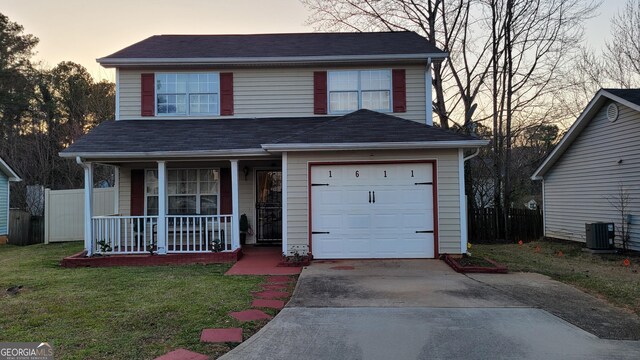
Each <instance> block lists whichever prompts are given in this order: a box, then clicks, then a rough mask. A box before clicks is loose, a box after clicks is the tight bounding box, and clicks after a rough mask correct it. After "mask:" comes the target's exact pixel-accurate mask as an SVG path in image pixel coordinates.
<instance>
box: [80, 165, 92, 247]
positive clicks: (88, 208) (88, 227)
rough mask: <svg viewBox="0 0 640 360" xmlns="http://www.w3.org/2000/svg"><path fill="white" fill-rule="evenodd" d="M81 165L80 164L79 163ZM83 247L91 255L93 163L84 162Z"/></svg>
mask: <svg viewBox="0 0 640 360" xmlns="http://www.w3.org/2000/svg"><path fill="white" fill-rule="evenodd" d="M81 165H82V164H81ZM82 166H83V167H84V248H85V250H87V256H91V255H93V248H94V246H93V222H92V218H93V164H92V163H90V162H87V163H84V165H82Z"/></svg>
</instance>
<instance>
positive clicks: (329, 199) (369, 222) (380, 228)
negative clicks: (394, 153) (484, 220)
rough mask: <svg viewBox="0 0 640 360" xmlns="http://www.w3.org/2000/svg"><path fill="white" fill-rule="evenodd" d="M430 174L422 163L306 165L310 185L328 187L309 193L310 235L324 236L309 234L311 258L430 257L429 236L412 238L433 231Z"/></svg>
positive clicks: (432, 246)
mask: <svg viewBox="0 0 640 360" xmlns="http://www.w3.org/2000/svg"><path fill="white" fill-rule="evenodd" d="M432 170H433V168H432V165H431V164H425V163H415V164H413V163H412V164H375V165H370V164H369V165H367V164H362V165H335V166H325V165H323V166H312V168H311V176H312V179H311V180H312V181H311V182H312V183H313V184H318V183H321V184H328V185H327V186H313V187H312V189H311V192H312V194H311V196H312V202H311V204H312V209H311V210H312V226H313V231H314V232H318V231H321V232H329V234H312V251H313V253H314V256H315V257H317V258H326V259H329V258H420V257H433V256H434V235H433V234H431V233H416V231H431V230H433V220H434V209H433V186H432V185H431V184H430V183H431V182H432ZM415 183H421V184H419V185H416V184H415ZM423 183H426V184H423ZM370 194H371V197H370V196H369V195H370ZM374 194H375V201H374V198H373V195H374Z"/></svg>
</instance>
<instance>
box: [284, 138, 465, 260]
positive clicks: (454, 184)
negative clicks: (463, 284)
mask: <svg viewBox="0 0 640 360" xmlns="http://www.w3.org/2000/svg"><path fill="white" fill-rule="evenodd" d="M379 160H436V161H437V163H436V166H437V176H438V178H437V183H438V184H437V192H438V209H437V211H438V241H439V252H440V253H449V254H459V253H460V194H459V190H460V187H459V183H458V180H459V177H458V150H457V149H444V150H411V151H407V150H387V151H339V152H299V153H293V152H289V153H288V179H287V181H288V185H289V186H288V203H287V205H288V215H287V219H286V220H287V222H288V246H289V250H290V251H291V250H293V249H304V247H305V246H307V245H308V238H309V228H308V226H309V221H308V216H309V213H308V206H309V204H308V191H309V188H308V181H307V176H308V175H307V174H308V163H309V162H326V161H379ZM301 247H302V248H301Z"/></svg>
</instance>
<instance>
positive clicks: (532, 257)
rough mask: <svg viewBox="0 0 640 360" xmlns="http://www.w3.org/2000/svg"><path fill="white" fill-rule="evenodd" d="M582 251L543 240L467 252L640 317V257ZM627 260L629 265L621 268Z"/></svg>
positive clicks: (477, 246) (570, 244) (480, 247)
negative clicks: (575, 289)
mask: <svg viewBox="0 0 640 360" xmlns="http://www.w3.org/2000/svg"><path fill="white" fill-rule="evenodd" d="M582 248H583V244H581V243H575V242H565V241H548V240H544V241H534V242H529V243H524V244H522V245H518V244H497V245H484V244H482V245H480V244H473V246H472V248H471V250H470V251H471V253H472V254H473V256H484V257H488V258H490V259H493V260H495V261H497V262H499V263H502V264H504V265H506V266H507V267H508V268H509V271H510V272H514V271H524V272H536V273H540V274H544V275H547V276H549V277H551V278H553V279H555V280H558V281H561V282H564V283H567V284H571V285H574V286H576V287H578V288H580V289H582V290H584V291H586V292H588V293H591V294H593V295H596V296H598V297H601V298H604V299H606V300H608V301H609V302H611V303H613V304H615V305H617V306H620V307H624V308H627V309H630V310H631V311H633V312H635V313H636V314H638V315H640V273H639V271H640V255H638V254H634V255H621V254H600V255H598V254H590V253H587V252H583V251H582ZM627 258H628V259H629V260H630V265H629V266H625V265H624V260H625V259H627Z"/></svg>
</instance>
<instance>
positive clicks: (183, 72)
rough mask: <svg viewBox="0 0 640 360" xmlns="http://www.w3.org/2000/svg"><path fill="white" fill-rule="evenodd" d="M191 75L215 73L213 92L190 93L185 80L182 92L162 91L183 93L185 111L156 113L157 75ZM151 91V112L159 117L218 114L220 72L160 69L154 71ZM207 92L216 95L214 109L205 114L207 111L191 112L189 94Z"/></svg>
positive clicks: (176, 94)
mask: <svg viewBox="0 0 640 360" xmlns="http://www.w3.org/2000/svg"><path fill="white" fill-rule="evenodd" d="M174 74H175V75H178V74H180V75H187V76H189V75H193V74H199V75H201V74H215V75H217V76H218V86H217V87H216V89H215V91H214V92H213V93H199V92H198V93H190V92H189V82H188V81H187V84H186V89H185V92H184V93H164V94H162V95H174V96H178V95H182V94H184V96H185V98H186V103H185V113H174V114H168V113H167V114H164V113H158V95H159V93H158V75H174ZM153 76H154V77H153V81H154V84H153V92H154V97H153V103H154V105H153V112H154V116H159V117H176V116H189V117H197V116H200V117H208V116H220V98H221V93H220V72H219V71H174V72H172V71H161V72H155V73H154V75H153ZM207 94H213V95H217V96H218V103H217V106H216V109H215V111H214V112H213V113H212V114H207V113H191V103H190V96H191V95H207Z"/></svg>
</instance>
